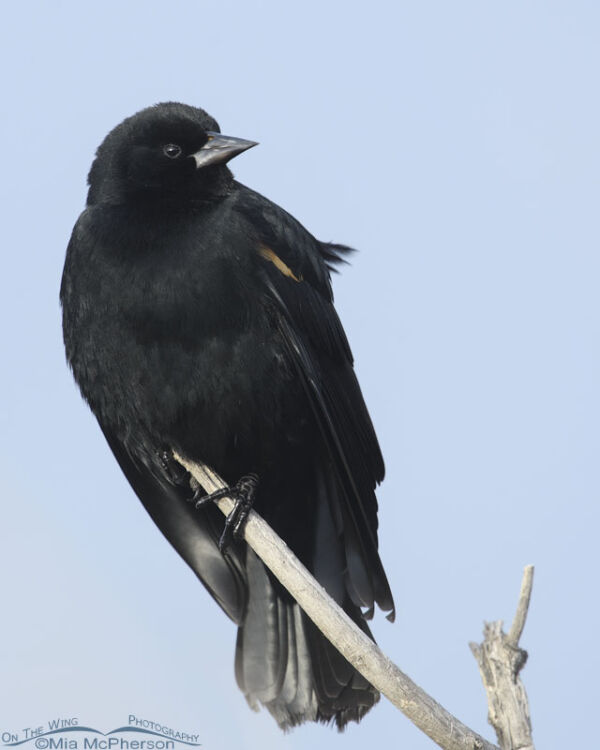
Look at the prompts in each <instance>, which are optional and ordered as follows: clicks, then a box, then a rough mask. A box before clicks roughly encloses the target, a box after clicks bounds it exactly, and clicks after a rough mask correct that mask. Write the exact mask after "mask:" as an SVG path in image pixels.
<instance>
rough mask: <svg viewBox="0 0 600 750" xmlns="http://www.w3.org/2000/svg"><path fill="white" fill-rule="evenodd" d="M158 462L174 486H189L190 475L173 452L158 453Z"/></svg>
mask: <svg viewBox="0 0 600 750" xmlns="http://www.w3.org/2000/svg"><path fill="white" fill-rule="evenodd" d="M158 460H159V462H160V465H161V466H162V470H163V471H164V472H165V474H166V476H167V479H169V480H170V481H171V482H173V484H176V485H179V486H182V485H186V484H189V480H190V475H189V474H188V472H187V471H186V469H184V468H183V466H182V465H181V464H180V463H179V461H178V460H177V459H176V458H175V456H174V455H173V451H170V450H160V451H158Z"/></svg>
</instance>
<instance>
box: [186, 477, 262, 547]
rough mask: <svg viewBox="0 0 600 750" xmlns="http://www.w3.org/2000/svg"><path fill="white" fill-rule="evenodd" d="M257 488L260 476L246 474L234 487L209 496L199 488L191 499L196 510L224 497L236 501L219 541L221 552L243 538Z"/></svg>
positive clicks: (226, 519) (217, 491) (225, 488)
mask: <svg viewBox="0 0 600 750" xmlns="http://www.w3.org/2000/svg"><path fill="white" fill-rule="evenodd" d="M257 487H258V475H257V474H245V475H244V476H243V477H241V478H240V479H239V480H238V481H237V482H236V483H235V484H234V485H231V486H230V487H224V488H223V489H222V490H216V491H215V492H211V493H210V494H209V495H203V494H202V488H200V487H199V488H198V489H197V490H196V491H195V492H194V494H193V496H192V498H191V499H190V502H193V503H194V507H195V508H201V507H202V506H203V505H206V504H207V503H212V502H214V501H215V500H221V498H223V497H230V498H231V499H232V500H233V501H234V505H233V508H232V510H231V511H230V513H229V514H228V515H227V517H226V518H225V527H224V528H223V533H222V534H221V537H220V539H219V550H220V551H221V552H225V550H226V549H227V547H228V546H229V545H230V544H231V541H232V539H240V538H241V537H242V536H243V532H244V524H245V522H246V519H247V518H248V515H249V513H250V511H251V509H252V505H253V503H254V497H255V496H256V489H257Z"/></svg>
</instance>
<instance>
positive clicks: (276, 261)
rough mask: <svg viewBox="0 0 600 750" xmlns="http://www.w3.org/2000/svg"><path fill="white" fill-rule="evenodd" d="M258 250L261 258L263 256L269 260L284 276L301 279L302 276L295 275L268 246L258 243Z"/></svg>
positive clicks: (295, 279) (296, 279)
mask: <svg viewBox="0 0 600 750" xmlns="http://www.w3.org/2000/svg"><path fill="white" fill-rule="evenodd" d="M258 252H259V253H260V254H261V255H262V257H263V258H265V260H269V261H271V263H272V264H273V265H274V266H275V268H276V269H277V270H278V271H279V272H280V273H282V274H283V275H284V276H288V277H289V278H290V279H294V281H302V276H296V274H295V273H294V272H293V271H292V269H291V268H290V267H289V266H288V265H286V264H285V263H284V262H283V261H282V260H281V258H280V257H279V256H278V255H276V254H275V253H274V252H273V251H272V250H271V248H270V247H267V246H266V245H260V247H259V248H258Z"/></svg>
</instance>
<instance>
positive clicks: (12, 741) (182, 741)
mask: <svg viewBox="0 0 600 750" xmlns="http://www.w3.org/2000/svg"><path fill="white" fill-rule="evenodd" d="M198 737H199V735H197V734H192V733H190V732H180V731H178V730H175V729H172V728H171V727H168V726H166V725H165V724H162V723H161V722H158V721H150V719H140V718H138V717H137V716H135V714H129V717H128V720H127V724H126V725H124V726H121V727H118V728H117V729H111V730H110V731H109V732H101V731H100V730H99V729H95V728H94V727H89V726H85V725H82V724H81V722H80V721H79V719H78V718H77V717H71V718H68V719H65V718H60V719H51V720H50V721H48V722H46V724H45V725H44V724H41V725H39V726H36V727H25V728H24V729H20V730H19V731H17V732H13V731H8V730H4V729H2V730H1V731H0V742H1V745H0V747H18V746H21V745H22V746H23V748H22V750H29V748H31V749H32V750H33V748H35V750H184V748H183V747H182V746H185V745H187V746H188V747H201V743H200V742H198Z"/></svg>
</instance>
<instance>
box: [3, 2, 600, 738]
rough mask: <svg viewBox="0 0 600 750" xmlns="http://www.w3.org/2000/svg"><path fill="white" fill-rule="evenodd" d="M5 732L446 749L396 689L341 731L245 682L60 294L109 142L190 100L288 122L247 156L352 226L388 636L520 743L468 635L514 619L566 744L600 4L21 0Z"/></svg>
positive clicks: (586, 366)
mask: <svg viewBox="0 0 600 750" xmlns="http://www.w3.org/2000/svg"><path fill="white" fill-rule="evenodd" d="M2 16H3V18H2V24H1V31H0V56H1V60H0V62H1V67H2V71H3V86H2V88H3V97H2V100H3V116H2V120H1V125H0V127H1V128H2V143H3V153H2V180H0V190H1V191H2V212H3V220H2V224H3V246H4V249H3V253H2V274H1V275H0V285H1V289H0V304H1V305H2V322H3V352H4V357H3V365H2V368H0V393H1V394H2V410H1V430H0V462H1V467H2V485H3V489H2V496H3V514H2V523H1V526H0V536H1V540H0V593H1V598H0V611H1V613H2V617H1V623H2V625H1V628H2V638H1V639H0V644H1V645H0V650H1V652H0V663H1V665H2V668H1V670H0V731H6V730H10V731H17V730H20V729H22V728H23V727H27V726H38V725H39V724H43V723H45V722H46V721H48V720H49V719H52V718H55V717H58V716H76V717H79V719H80V721H81V722H82V723H86V724H88V725H91V726H96V727H98V728H100V729H103V730H104V731H107V730H109V729H112V728H114V727H116V726H119V725H121V724H123V723H126V721H127V717H128V715H129V714H130V713H134V714H137V715H138V716H142V717H145V718H148V719H153V720H155V721H160V722H162V723H164V724H166V725H168V726H172V727H174V728H177V729H180V730H182V731H189V732H194V733H198V734H199V735H200V741H201V742H202V743H203V746H204V747H205V748H207V750H216V749H217V748H227V747H235V748H240V750H241V749H242V748H255V747H261V748H265V750H301V749H302V750H303V749H304V748H311V750H320V749H321V748H344V749H345V750H352V749H353V748H357V749H358V748H361V749H363V748H364V747H365V745H366V744H367V743H368V745H369V746H372V747H375V746H378V745H380V746H383V745H385V746H391V745H393V746H394V747H401V748H411V750H419V749H420V748H424V749H425V748H429V747H432V743H431V742H430V741H429V740H428V739H426V738H425V737H424V736H423V735H421V734H420V732H418V730H416V729H415V728H414V727H413V726H412V725H411V724H410V723H409V722H408V721H407V720H406V719H405V718H404V717H403V716H402V715H401V714H400V713H398V712H397V711H396V710H395V709H394V708H393V707H392V706H391V705H390V704H388V703H387V702H386V701H385V700H384V701H382V703H381V704H380V705H379V706H378V707H377V708H376V709H375V710H374V711H372V712H371V714H370V715H369V716H368V717H367V718H366V719H365V720H364V722H363V723H362V724H361V725H360V726H358V727H354V726H353V727H350V728H349V729H348V730H347V731H346V733H345V734H344V735H341V736H338V735H337V733H335V732H334V731H333V730H329V729H327V728H325V727H322V726H319V727H314V726H310V727H303V728H300V729H298V730H296V731H294V732H292V733H291V734H289V735H286V736H284V735H282V734H281V733H280V732H279V730H278V729H277V728H276V726H275V724H274V722H273V721H272V719H271V718H270V716H269V715H268V714H266V713H264V712H263V713H261V714H254V713H252V712H251V711H250V710H249V709H248V708H247V706H246V705H245V702H244V699H243V697H242V696H241V694H240V693H239V692H238V690H237V687H236V685H235V681H234V676H233V651H234V640H235V629H234V626H233V625H232V624H231V623H230V622H229V621H228V620H227V619H226V617H225V616H224V615H223V614H222V612H221V611H220V610H219V609H218V607H217V606H216V605H215V604H214V602H213V601H212V600H211V599H210V598H209V596H208V595H207V594H206V593H205V592H204V590H203V588H202V587H201V586H200V584H199V583H198V582H197V581H196V579H195V577H194V575H193V574H192V573H191V571H190V570H188V569H187V567H186V566H185V564H184V563H183V562H182V561H181V560H180V559H179V558H178V557H177V555H176V554H175V553H174V552H173V550H172V549H171V548H170V547H169V545H168V544H167V543H166V542H165V541H164V540H163V539H162V537H161V535H160V533H159V532H158V531H157V529H156V528H155V527H154V526H153V524H152V522H151V521H150V519H149V517H147V515H146V514H145V512H144V511H143V509H142V507H141V505H140V504H139V502H138V501H137V500H136V498H135V497H134V495H133V493H132V491H131V490H130V489H129V487H128V485H127V483H126V481H125V480H124V478H123V477H122V476H121V474H120V471H119V469H118V467H117V465H116V463H115V462H114V460H113V459H112V456H111V455H110V454H109V451H108V448H107V446H106V445H105V443H104V440H103V438H102V435H101V434H100V430H99V429H98V427H97V425H96V424H95V421H94V420H93V418H92V416H91V414H90V413H89V412H88V410H87V408H86V407H85V405H84V404H83V402H82V401H81V399H80V397H79V395H78V392H77V391H76V388H75V386H74V384H73V382H72V378H71V376H70V374H69V373H68V371H67V368H66V366H65V363H64V354H63V348H62V341H61V332H60V314H59V307H58V286H59V280H60V274H61V271H62V263H63V258H64V251H65V247H66V244H67V241H68V238H69V234H70V231H71V228H72V225H73V223H74V222H75V220H76V218H77V215H78V214H79V212H80V211H81V209H82V207H83V204H84V200H85V192H86V186H85V176H86V174H87V170H88V168H89V165H90V163H91V160H92V157H93V154H94V150H95V148H96V147H97V145H98V144H99V143H100V141H101V140H102V138H103V137H104V136H105V134H106V133H107V132H108V130H110V129H111V128H112V127H113V126H114V125H115V124H117V123H118V122H119V121H120V120H121V119H123V118H124V117H125V116H127V115H129V114H132V113H133V112H135V111H136V110H138V109H140V108H142V107H144V106H147V105H149V104H152V103H155V102H158V101H163V100H169V99H171V100H180V101H184V102H187V103H190V104H195V105H199V106H203V107H204V108H206V109H207V110H208V111H209V112H211V113H212V114H213V115H214V116H215V117H216V118H217V119H218V121H219V122H220V125H221V128H222V130H223V132H225V133H228V134H231V135H236V136H241V137H244V138H250V139H254V140H257V141H260V146H259V147H258V148H256V149H253V150H252V151H251V152H248V153H247V154H245V155H243V156H242V157H240V158H239V159H237V160H236V161H235V162H234V164H233V168H234V171H235V173H236V176H237V177H238V179H240V180H241V181H242V182H244V183H247V184H249V185H250V186H252V187H253V188H255V189H257V190H259V191H261V192H263V193H264V194H265V195H267V196H268V197H270V198H271V199H273V200H275V201H276V202H278V203H279V204H280V205H282V206H283V207H284V208H286V209H288V210H289V211H291V212H292V213H294V214H295V215H296V216H297V217H298V218H299V219H300V220H301V221H302V222H303V223H304V224H305V225H306V226H307V227H308V228H309V229H310V230H311V231H312V232H314V233H315V234H317V235H318V236H319V237H320V238H322V239H324V240H337V241H339V242H345V243H348V244H351V245H354V246H356V247H358V248H359V249H360V250H361V252H360V254H357V255H356V256H355V257H354V258H353V264H352V266H351V267H350V268H348V269H346V270H345V271H344V273H343V274H342V275H341V276H340V277H338V278H336V280H335V292H336V300H337V306H338V309H339V311H340V313H341V316H342V319H343V321H344V324H345V326H346V329H347V332H348V334H349V337H350V340H351V343H352V345H353V348H354V353H355V356H356V360H357V368H358V372H359V376H360V379H361V383H362V386H363V390H364V392H365V396H366V399H367V402H368V405H369V408H370V410H371V413H372V416H373V419H374V422H375V425H376V427H377V430H378V433H379V436H380V439H381V443H382V446H383V450H384V454H385V457H386V462H387V469H388V476H387V479H386V482H385V484H384V485H383V487H382V488H381V491H380V494H379V497H380V508H381V514H380V519H381V550H382V556H383V559H384V562H385V565H386V568H387V570H388V574H389V578H390V582H391V584H392V587H393V589H394V592H395V596H396V601H397V604H398V617H397V622H396V623H395V624H394V625H390V624H389V623H388V622H387V621H385V619H384V618H382V617H381V616H380V617H379V618H376V620H375V622H374V632H375V634H376V636H377V639H378V641H379V643H380V644H381V646H382V647H383V649H384V650H385V651H386V652H387V653H388V654H389V655H390V657H391V658H393V659H394V660H395V661H396V662H397V663H398V665H399V666H400V667H401V668H402V669H404V670H405V671H406V672H408V674H409V675H410V676H411V677H412V678H413V679H414V680H415V681H417V682H418V683H419V684H420V685H421V686H422V687H423V688H424V689H426V690H427V691H428V692H430V693H431V694H432V695H433V696H434V697H435V698H436V699H437V700H439V701H440V702H441V703H442V704H443V705H445V706H446V707H447V708H448V709H449V710H450V711H452V712H453V713H455V714H456V715H457V716H458V717H459V718H460V719H461V720H462V721H464V722H466V723H467V724H469V725H471V726H472V727H473V728H474V729H476V730H478V731H479V732H481V733H484V734H485V735H486V736H487V737H488V738H490V739H493V733H492V731H491V729H490V728H489V727H488V726H487V724H486V702H485V696H484V692H483V689H482V687H481V684H480V678H479V674H478V671H477V667H476V663H475V661H474V659H473V657H472V656H471V654H470V652H469V650H468V645H467V644H468V642H469V641H470V640H478V639H479V638H480V634H481V627H482V622H483V620H484V619H488V620H492V619H497V618H504V619H505V620H507V621H510V620H511V618H512V616H513V614H514V609H515V605H516V599H517V595H518V590H519V583H520V578H521V572H522V568H523V566H524V565H525V564H527V563H534V564H535V565H536V580H535V587H534V593H533V599H532V606H531V611H530V615H529V620H528V622H527V626H526V629H525V632H524V635H523V640H522V644H523V646H524V647H525V648H527V649H528V650H529V654H530V659H529V662H528V664H527V667H526V669H525V671H524V673H523V678H524V681H525V684H526V687H527V690H528V693H529V697H530V702H531V712H532V718H533V725H534V737H535V740H536V743H537V745H538V747H540V748H541V747H545V748H564V747H587V746H589V743H590V739H589V737H588V732H589V731H590V729H589V727H590V722H589V718H590V716H594V715H595V714H596V712H597V698H598V694H597V690H598V688H597V674H598V669H599V668H600V663H599V661H600V660H599V657H598V649H597V635H598V629H599V626H600V609H599V603H598V552H597V547H598V528H599V520H600V519H599V512H598V499H599V495H600V492H599V490H600V477H599V472H598V453H599V449H600V434H599V427H598V425H599V424H600V401H599V398H598V384H599V379H600V358H599V354H598V352H599V338H600V324H599V317H598V313H599V304H598V281H599V272H600V268H599V265H600V264H599V262H598V249H599V239H600V237H599V235H600V228H599V221H598V199H599V197H600V190H599V188H600V177H599V175H600V158H599V154H600V151H599V147H598V142H599V133H600V105H599V101H600V100H599V97H598V72H599V70H600V47H599V44H598V39H599V34H600V28H599V25H600V24H599V22H600V10H599V7H598V4H597V3H596V2H591V1H590V2H583V1H582V0H575V1H573V0H572V1H571V2H552V1H551V0H549V1H548V2H539V1H535V0H530V1H529V2H515V1H513V0H507V1H506V2H502V3H499V2H495V3H493V2H489V1H488V2H485V1H483V0H478V1H475V0H473V1H471V2H468V1H465V0H458V1H457V2H452V3H449V2H446V1H445V0H440V1H438V2H433V1H428V0H423V1H421V2H412V3H408V2H381V1H378V0H373V1H372V2H369V3H358V2H349V1H348V0H346V1H345V2H337V1H336V2H316V1H315V0H303V2H302V3H293V4H292V3H282V2H275V0H269V1H264V2H260V1H258V0H257V1H255V2H252V3H247V2H241V1H239V2H233V3H231V2H230V3H226V2H222V3H207V2H202V1H200V0H198V1H197V2H191V1H183V0H181V1H178V0H173V1H172V2H171V3H169V4H165V3H162V2H160V3H159V2H153V1H149V0H145V1H144V2H141V0H135V1H133V2H126V3H124V2H115V1H114V0H104V1H103V2H102V3H97V4H96V3H95V4H91V3H81V2H73V1H72V0H68V1H64V2H60V1H58V0H57V1H56V2H53V3H43V2H27V1H26V0H25V1H24V2H21V3H18V4H17V3H11V4H7V5H6V6H5V7H4V9H3V13H2Z"/></svg>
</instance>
